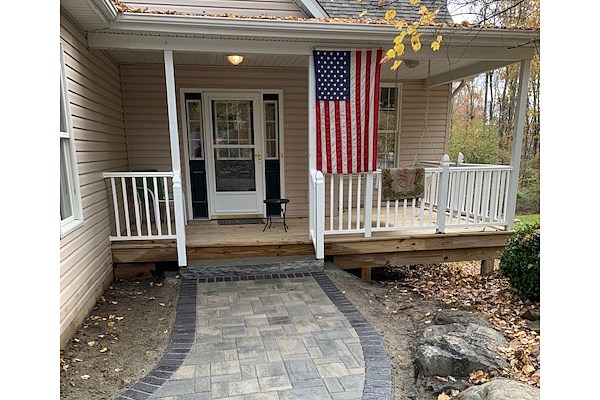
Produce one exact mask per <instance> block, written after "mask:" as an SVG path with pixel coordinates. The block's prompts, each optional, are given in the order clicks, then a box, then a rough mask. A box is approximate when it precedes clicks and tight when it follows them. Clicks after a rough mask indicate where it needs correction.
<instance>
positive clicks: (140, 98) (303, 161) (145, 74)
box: [121, 65, 308, 217]
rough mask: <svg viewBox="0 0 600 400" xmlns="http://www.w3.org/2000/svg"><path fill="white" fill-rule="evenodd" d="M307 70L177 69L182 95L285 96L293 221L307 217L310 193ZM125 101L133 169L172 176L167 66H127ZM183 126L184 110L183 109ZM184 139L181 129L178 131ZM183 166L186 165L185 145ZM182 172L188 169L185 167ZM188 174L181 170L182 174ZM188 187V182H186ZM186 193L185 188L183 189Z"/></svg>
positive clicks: (287, 191)
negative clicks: (239, 91)
mask: <svg viewBox="0 0 600 400" xmlns="http://www.w3.org/2000/svg"><path fill="white" fill-rule="evenodd" d="M307 74H308V71H307V70H306V69H265V68H262V69H250V68H235V67H225V68H208V67H193V66H176V68H175V84H176V86H177V102H178V103H179V102H180V100H181V99H180V89H181V88H185V89H210V90H214V89H227V90H235V89H249V90H261V89H264V90H268V89H274V90H282V91H283V97H282V101H283V123H284V124H283V133H284V134H283V137H284V156H283V158H282V161H283V163H284V171H285V195H286V197H287V198H289V199H290V203H289V205H288V215H289V216H301V217H306V216H307V215H308V212H307V210H308V208H307V201H308V198H307V188H308V139H307V137H308V114H307V104H308V87H307ZM121 75H122V78H123V98H124V107H125V120H126V126H127V140H128V149H129V155H130V163H131V168H132V169H147V168H156V169H158V170H160V171H170V170H171V156H170V149H169V127H168V119H167V105H166V94H165V93H166V92H165V78H164V67H163V66H162V65H123V66H122V67H121ZM177 109H178V115H179V118H178V120H179V123H180V124H181V105H180V104H178V107H177ZM179 131H180V138H181V137H182V131H181V126H180V127H179ZM180 149H181V160H182V163H183V162H184V159H185V158H184V154H183V149H184V147H183V143H182V141H181V140H180ZM182 167H183V166H182ZM185 170H186V169H184V168H182V171H185ZM184 182H185V180H184ZM184 190H186V188H185V187H184Z"/></svg>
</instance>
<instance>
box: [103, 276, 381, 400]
mask: <svg viewBox="0 0 600 400" xmlns="http://www.w3.org/2000/svg"><path fill="white" fill-rule="evenodd" d="M307 276H312V277H313V278H314V279H315V281H316V282H317V283H318V284H319V286H321V289H323V291H324V292H325V294H327V296H328V297H329V299H330V300H331V302H332V303H333V304H335V306H336V307H337V308H338V310H339V311H340V312H341V313H342V314H343V315H344V316H345V317H346V319H347V320H348V322H349V323H350V325H351V326H352V328H354V330H355V331H356V333H357V334H358V337H359V340H360V344H361V348H362V350H363V356H364V359H365V385H364V389H363V397H362V398H363V400H390V399H391V398H392V369H391V366H390V362H389V359H388V356H387V351H386V349H385V344H384V343H383V339H382V338H381V336H379V333H378V332H377V331H376V330H375V328H374V327H373V325H372V324H371V323H370V322H369V321H368V320H367V319H366V318H365V317H364V316H363V315H362V314H361V313H360V312H359V311H358V309H357V308H356V307H355V306H354V305H353V304H352V303H351V302H350V301H349V300H348V299H347V298H346V296H345V295H344V294H343V293H342V292H340V291H339V289H338V288H337V287H336V286H335V284H334V283H333V282H331V280H330V279H329V278H328V277H327V275H326V274H325V273H324V272H294V273H279V274H259V275H243V276H228V275H227V274H223V275H222V276H194V277H189V278H186V277H183V280H182V282H181V289H180V292H179V301H178V304H177V316H176V317H175V327H174V330H173V334H172V336H171V341H170V343H169V346H168V347H167V350H166V352H165V354H164V355H163V357H162V358H161V360H160V361H159V362H158V364H157V365H156V366H155V367H154V369H152V371H150V372H149V373H148V374H147V375H146V376H145V377H144V378H142V379H140V381H138V382H137V383H136V384H135V385H133V386H132V387H131V388H130V389H127V390H126V391H124V392H123V393H121V394H120V395H119V396H117V397H116V399H115V400H146V399H148V398H149V397H150V396H151V395H152V394H153V393H154V392H156V391H157V390H158V389H159V388H160V387H161V386H162V385H164V384H165V383H166V382H167V381H168V380H169V378H171V376H172V375H173V373H175V371H177V369H178V368H179V367H180V366H181V364H182V363H183V360H184V359H185V357H186V356H187V354H188V353H189V351H190V349H191V347H192V345H193V343H194V337H195V331H196V293H197V285H198V283H201V282H202V283H205V282H206V283H209V282H229V281H245V280H249V281H252V280H262V279H279V278H302V277H307Z"/></svg>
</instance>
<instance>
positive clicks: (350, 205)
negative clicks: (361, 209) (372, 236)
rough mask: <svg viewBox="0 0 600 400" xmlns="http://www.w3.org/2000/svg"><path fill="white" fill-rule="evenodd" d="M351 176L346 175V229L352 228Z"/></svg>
mask: <svg viewBox="0 0 600 400" xmlns="http://www.w3.org/2000/svg"><path fill="white" fill-rule="evenodd" d="M352 178H353V175H352V174H350V175H348V230H350V229H352Z"/></svg>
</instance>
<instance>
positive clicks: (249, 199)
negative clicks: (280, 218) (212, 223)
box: [204, 93, 265, 218]
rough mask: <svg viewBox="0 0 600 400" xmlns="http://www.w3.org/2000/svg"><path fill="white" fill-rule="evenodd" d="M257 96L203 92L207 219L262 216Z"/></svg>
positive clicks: (260, 129) (258, 104)
mask: <svg viewBox="0 0 600 400" xmlns="http://www.w3.org/2000/svg"><path fill="white" fill-rule="evenodd" d="M261 104H262V103H261V96H260V94H251V93H250V94H231V93H206V94H205V101H204V107H205V112H204V115H206V116H207V117H208V118H205V124H206V130H205V132H206V149H207V152H206V161H207V172H208V187H209V190H208V192H209V197H210V201H209V207H210V214H211V215H210V216H211V218H227V217H241V216H264V204H263V199H264V184H263V181H264V175H265V174H264V162H263V142H264V141H263V134H262V123H261V121H262V118H263V117H262V107H261Z"/></svg>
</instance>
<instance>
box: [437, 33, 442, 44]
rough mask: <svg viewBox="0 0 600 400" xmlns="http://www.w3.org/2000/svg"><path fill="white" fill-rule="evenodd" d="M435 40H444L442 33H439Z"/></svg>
mask: <svg viewBox="0 0 600 400" xmlns="http://www.w3.org/2000/svg"><path fill="white" fill-rule="evenodd" d="M435 40H436V41H438V42H440V43H441V41H442V35H437V38H436V39H435Z"/></svg>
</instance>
